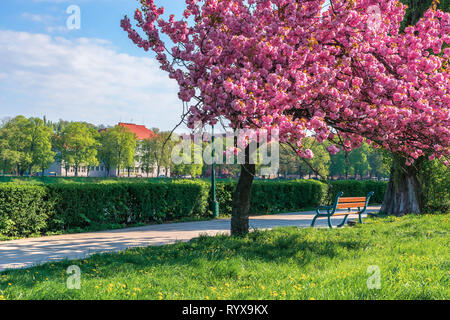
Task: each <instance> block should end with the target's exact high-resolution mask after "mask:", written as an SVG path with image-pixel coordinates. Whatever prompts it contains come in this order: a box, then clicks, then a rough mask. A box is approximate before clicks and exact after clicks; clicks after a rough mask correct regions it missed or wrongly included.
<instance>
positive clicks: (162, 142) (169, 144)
mask: <svg viewBox="0 0 450 320" xmlns="http://www.w3.org/2000/svg"><path fill="white" fill-rule="evenodd" d="M152 131H153V132H154V133H155V134H156V135H157V137H156V138H154V139H153V140H152V141H153V143H154V148H153V150H154V152H155V153H154V154H155V159H156V171H157V177H159V176H160V174H161V168H164V170H165V174H166V175H167V172H168V170H169V168H170V167H171V164H172V158H171V156H172V149H173V147H174V146H175V144H176V143H177V142H176V139H175V140H173V139H171V138H170V137H171V135H172V133H171V132H169V131H160V130H159V129H158V128H152ZM175 138H176V137H175Z"/></svg>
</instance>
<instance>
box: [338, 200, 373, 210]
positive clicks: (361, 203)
mask: <svg viewBox="0 0 450 320" xmlns="http://www.w3.org/2000/svg"><path fill="white" fill-rule="evenodd" d="M366 199H367V198H366V197H357V198H339V202H338V205H337V209H347V208H349V209H350V208H364V207H365V206H366Z"/></svg>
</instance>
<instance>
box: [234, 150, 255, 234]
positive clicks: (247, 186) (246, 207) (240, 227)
mask: <svg viewBox="0 0 450 320" xmlns="http://www.w3.org/2000/svg"><path fill="white" fill-rule="evenodd" d="M249 150H250V148H249V147H247V148H246V150H245V164H242V165H241V175H240V177H239V181H238V184H237V186H236V190H235V191H234V194H233V201H232V213H231V234H232V235H245V234H247V233H248V231H249V222H248V217H249V213H250V193H251V188H252V183H253V179H254V178H255V172H256V165H255V164H250V163H249V162H250V161H249V159H250V156H249V153H250V151H249Z"/></svg>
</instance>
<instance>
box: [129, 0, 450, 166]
mask: <svg viewBox="0 0 450 320" xmlns="http://www.w3.org/2000/svg"><path fill="white" fill-rule="evenodd" d="M324 2H325V1H324V0H277V1H270V0H247V1H243V0H204V1H199V0H186V10H185V12H184V15H183V17H182V18H181V19H180V20H176V19H175V18H174V16H170V17H169V18H168V19H167V20H164V19H163V18H162V14H163V13H164V10H163V9H162V8H158V7H157V6H156V5H155V4H154V1H153V0H141V3H142V6H141V10H137V11H136V14H135V17H134V18H135V20H136V24H137V27H138V28H140V29H141V30H142V31H143V33H145V37H141V36H140V34H139V33H138V32H137V31H136V30H135V29H133V27H132V25H131V22H130V19H129V18H128V17H125V18H124V19H123V21H122V24H121V26H122V28H123V29H124V30H125V31H126V32H127V33H128V35H129V37H130V38H131V39H132V40H133V41H134V43H135V44H136V45H137V46H138V47H141V48H143V49H144V50H152V51H154V52H155V53H156V57H157V59H158V61H159V62H160V64H161V68H162V69H163V70H165V71H167V72H168V73H169V76H170V77H171V78H173V79H175V80H176V81H177V82H178V85H179V88H180V91H179V97H180V99H181V100H183V101H185V102H187V103H189V104H190V106H191V107H190V117H189V124H190V125H193V124H194V123H195V122H197V121H201V122H203V123H204V124H206V123H211V122H212V121H215V120H216V119H218V118H219V117H223V118H225V119H227V120H228V121H229V123H230V125H231V127H233V128H236V129H238V128H261V129H267V130H269V131H270V130H271V129H273V128H276V129H278V130H279V132H280V140H281V142H288V141H290V142H292V143H294V144H296V145H297V146H299V148H301V140H302V139H303V138H304V137H305V136H306V135H307V134H308V133H309V132H313V134H314V136H315V137H316V139H317V140H318V141H319V142H322V141H325V140H329V141H332V142H333V143H334V144H336V145H339V146H340V147H342V149H344V150H351V149H353V148H356V147H358V146H360V145H361V143H362V142H363V141H364V139H367V140H368V141H370V142H371V143H375V144H377V145H379V146H382V147H384V148H387V149H388V150H390V151H392V152H395V153H397V154H400V155H403V156H404V157H405V158H406V159H407V162H408V163H409V164H411V163H413V162H414V160H415V159H417V158H418V157H419V156H421V155H427V156H428V157H431V158H433V159H434V158H441V157H445V158H448V157H449V155H450V112H449V104H450V92H449V89H450V82H449V78H450V74H449V72H448V61H449V57H450V50H449V48H445V49H443V48H444V47H445V44H447V45H448V44H449V43H450V14H449V13H444V12H442V11H439V10H432V9H430V10H429V11H427V12H426V14H425V16H424V18H423V19H421V20H420V21H419V22H418V23H417V25H415V26H411V27H408V28H407V29H406V30H405V32H404V33H400V32H399V28H400V23H401V21H402V20H403V17H404V14H405V6H403V5H402V4H401V3H400V2H399V1H398V0H385V1H378V0H358V1H354V0H332V1H331V2H332V5H331V6H329V7H328V9H327V11H325V12H324V11H323V10H322V7H323V5H324ZM374 5H375V6H378V7H379V9H380V12H381V15H379V16H376V17H374V16H373V13H371V11H370V10H368V8H369V7H371V6H374ZM374 18H375V19H379V22H380V23H379V24H378V25H377V27H376V28H374V27H373V21H374ZM163 35H164V37H168V39H170V41H167V43H169V42H170V48H169V47H168V44H167V43H165V42H164V41H163ZM430 53H433V54H430ZM338 149H339V148H338V147H337V146H333V147H331V148H330V152H331V153H334V152H337V151H338ZM303 155H304V156H306V157H310V156H311V154H310V153H309V152H307V150H305V151H303Z"/></svg>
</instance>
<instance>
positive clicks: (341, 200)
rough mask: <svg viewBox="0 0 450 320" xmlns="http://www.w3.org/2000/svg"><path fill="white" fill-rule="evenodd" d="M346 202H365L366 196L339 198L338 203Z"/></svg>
mask: <svg viewBox="0 0 450 320" xmlns="http://www.w3.org/2000/svg"><path fill="white" fill-rule="evenodd" d="M348 202H366V197H355V198H339V203H348Z"/></svg>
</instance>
